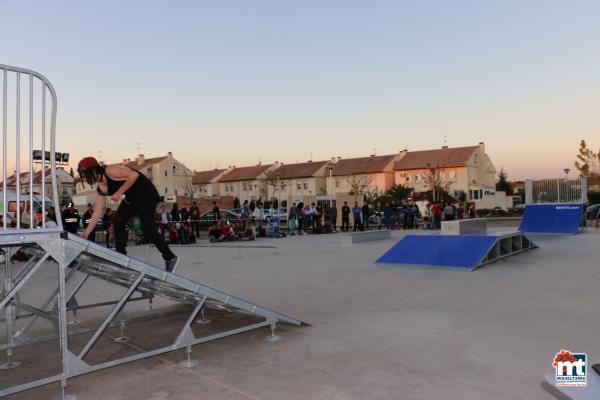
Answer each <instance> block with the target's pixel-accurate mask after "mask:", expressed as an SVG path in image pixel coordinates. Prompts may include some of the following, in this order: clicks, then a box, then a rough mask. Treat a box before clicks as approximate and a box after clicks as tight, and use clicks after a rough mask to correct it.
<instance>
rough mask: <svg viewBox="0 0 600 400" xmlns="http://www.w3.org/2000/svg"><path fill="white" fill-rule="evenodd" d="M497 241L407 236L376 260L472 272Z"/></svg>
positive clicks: (483, 238) (479, 237) (488, 237)
mask: <svg viewBox="0 0 600 400" xmlns="http://www.w3.org/2000/svg"><path fill="white" fill-rule="evenodd" d="M497 241H498V237H497V236H442V235H406V236H405V237H404V238H402V240H400V241H399V242H398V243H396V244H395V245H394V247H392V248H391V249H389V250H388V251H387V252H386V253H385V254H384V255H383V256H381V257H380V258H379V259H378V260H377V261H376V263H378V264H408V265H427V266H432V267H444V268H458V269H467V270H469V271H472V270H474V269H475V268H477V267H478V266H479V265H481V263H482V261H483V260H485V258H486V256H487V254H488V253H489V252H490V250H492V248H493V247H494V246H495V244H496V242H497Z"/></svg>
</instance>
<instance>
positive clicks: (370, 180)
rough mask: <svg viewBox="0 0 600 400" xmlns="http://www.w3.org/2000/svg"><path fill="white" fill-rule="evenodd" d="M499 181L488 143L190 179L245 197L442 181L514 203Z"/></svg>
mask: <svg viewBox="0 0 600 400" xmlns="http://www.w3.org/2000/svg"><path fill="white" fill-rule="evenodd" d="M495 183H496V168H495V167H494V164H493V163H492V161H491V159H490V157H489V156H488V154H487V153H486V151H485V144H484V143H479V144H478V145H476V146H467V147H454V148H450V147H447V146H444V147H442V148H440V149H433V150H422V151H407V150H403V151H400V152H399V153H397V154H388V155H371V156H368V157H358V158H347V159H341V158H332V159H330V160H322V161H308V162H304V163H293V164H283V163H278V162H276V163H273V164H267V165H262V164H258V165H254V166H248V167H235V166H231V167H229V168H226V169H214V170H209V171H199V172H195V173H194V176H193V179H192V187H193V190H194V193H196V194H197V195H200V196H205V197H213V196H214V197H218V196H233V197H237V198H238V199H240V200H241V201H244V200H258V199H272V198H277V199H280V200H287V201H300V200H303V201H304V200H305V199H306V198H307V197H319V196H327V197H332V198H338V197H343V196H347V195H348V194H377V193H384V192H385V191H386V190H387V189H389V188H390V187H392V186H394V185H403V186H406V187H409V188H412V189H413V191H414V192H415V193H421V192H428V191H431V190H432V187H441V188H443V189H444V190H446V191H448V192H449V193H450V194H451V195H452V196H454V197H456V198H464V199H466V200H467V201H472V202H477V203H481V204H480V207H482V208H484V207H485V208H492V207H496V206H501V207H506V206H511V204H510V199H507V198H506V197H505V196H504V194H503V193H496V190H495Z"/></svg>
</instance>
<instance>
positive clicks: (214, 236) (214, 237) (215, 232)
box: [208, 222, 221, 243]
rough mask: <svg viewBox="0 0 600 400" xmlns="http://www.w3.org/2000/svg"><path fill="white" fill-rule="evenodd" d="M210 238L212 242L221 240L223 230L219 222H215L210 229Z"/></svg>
mask: <svg viewBox="0 0 600 400" xmlns="http://www.w3.org/2000/svg"><path fill="white" fill-rule="evenodd" d="M208 240H209V241H210V242H213V243H214V242H219V241H220V240H221V231H220V229H219V226H218V224H217V222H215V223H213V224H212V225H211V227H210V229H209V231H208Z"/></svg>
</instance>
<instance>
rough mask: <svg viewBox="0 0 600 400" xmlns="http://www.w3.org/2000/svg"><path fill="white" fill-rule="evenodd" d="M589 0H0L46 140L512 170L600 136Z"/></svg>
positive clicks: (157, 150)
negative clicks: (31, 82)
mask: <svg viewBox="0 0 600 400" xmlns="http://www.w3.org/2000/svg"><path fill="white" fill-rule="evenodd" d="M599 21H600V2H598V1H496V2H491V1H486V2H482V1H429V2H412V1H411V2H408V1H368V2H367V1H326V0H319V1H248V0H240V1H213V2H200V1H194V2H192V1H188V2H183V1H160V2H157V1H143V2H142V1H100V2H91V1H59V0H56V1H24V0H18V1H17V0H0V37H1V38H2V39H1V41H0V63H4V64H9V65H16V66H22V67H27V68H31V69H35V70H37V71H39V72H41V73H43V74H44V75H46V76H47V77H48V78H49V79H50V80H51V81H52V82H53V84H54V86H55V87H56V90H57V93H58V99H59V110H58V113H59V119H58V146H57V148H58V150H61V151H67V152H70V153H71V154H72V157H73V158H74V159H78V158H79V157H81V156H83V155H84V154H88V153H89V154H91V155H95V156H97V155H98V151H99V150H101V151H102V155H103V158H104V159H105V160H106V161H112V162H115V161H118V160H120V159H122V158H123V157H130V158H132V157H135V155H136V153H137V143H138V142H140V143H141V150H142V152H143V153H144V154H145V155H146V156H158V155H163V154H165V153H166V152H167V151H172V152H173V153H174V156H175V157H176V158H177V159H179V160H181V161H183V162H184V163H185V164H187V165H188V166H189V167H190V168H193V169H198V170H200V169H208V168H209V167H212V168H214V167H215V166H216V165H217V164H218V165H219V166H221V167H223V166H227V165H238V166H241V165H249V164H254V163H256V162H257V161H258V160H259V158H261V159H262V161H263V162H265V163H266V162H273V161H276V160H277V161H283V162H286V163H290V162H294V161H305V160H307V159H309V157H310V154H311V153H312V155H313V158H314V159H315V160H317V159H327V158H330V157H332V156H341V157H347V156H364V155H368V154H370V153H372V152H373V149H374V148H375V149H376V152H377V154H389V153H394V152H397V151H399V150H401V149H403V148H408V149H409V150H421V149H427V148H435V147H439V146H441V145H442V144H443V140H444V139H443V138H444V135H446V136H447V143H448V145H449V146H463V145H474V144H477V143H478V142H480V141H484V142H485V143H486V147H487V150H488V153H489V154H490V156H491V157H492V160H493V161H494V163H495V164H496V167H497V168H498V169H499V168H500V167H501V166H504V168H505V169H506V170H507V172H508V173H509V176H510V177H511V178H523V177H530V176H534V177H550V176H562V172H561V171H562V169H563V168H565V167H571V168H573V166H572V164H573V160H574V158H575V155H576V153H577V148H578V144H579V141H580V139H586V140H587V141H588V143H589V144H590V145H591V147H593V148H594V149H597V148H599V147H600V129H599V128H600V51H599V50H600V23H599Z"/></svg>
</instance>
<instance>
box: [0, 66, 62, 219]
mask: <svg viewBox="0 0 600 400" xmlns="http://www.w3.org/2000/svg"><path fill="white" fill-rule="evenodd" d="M0 74H1V75H2V229H3V230H4V231H6V230H7V229H10V228H13V226H12V225H13V224H14V228H16V229H17V230H21V229H28V230H31V229H36V228H38V226H37V224H36V223H35V222H34V221H35V219H36V218H34V215H35V214H34V213H37V211H38V210H37V209H34V207H35V208H37V207H38V206H41V218H40V219H41V221H39V222H40V226H39V228H41V229H44V230H46V229H47V230H62V221H61V219H60V217H59V216H58V215H57V217H56V221H55V222H56V228H55V227H47V226H46V222H47V218H46V212H47V210H46V196H47V194H46V174H47V173H48V170H49V172H50V180H51V185H52V188H51V192H52V193H51V196H50V198H51V199H52V202H53V205H54V207H55V209H56V207H58V206H59V202H58V190H57V184H56V158H55V139H56V107H57V101H56V92H55V90H54V87H53V86H52V84H51V83H50V81H48V79H46V78H45V77H44V76H43V75H41V74H40V73H38V72H35V71H32V70H29V69H25V68H19V67H12V66H8V65H3V64H0ZM24 89H25V90H24ZM22 93H28V94H26V95H23V96H22ZM48 94H49V95H50V102H51V104H49V105H48V104H47V103H48V101H47V99H46V97H47V95H48ZM23 103H26V105H25V106H24V107H23V105H24V104H23ZM48 107H50V114H49V117H50V118H49V121H48V115H47V113H46V112H47V108H48ZM9 108H10V109H11V112H10V113H9ZM13 109H14V110H13ZM24 121H27V123H26V124H25V123H23V122H24ZM9 123H10V126H9ZM48 123H49V128H50V131H49V132H47V130H46V128H47V125H48ZM22 128H27V136H28V138H26V139H24V138H23V137H22ZM47 133H49V135H48V134H47ZM9 140H10V143H9ZM22 142H26V143H27V144H26V146H22ZM47 144H48V145H49V146H47ZM37 146H39V147H37ZM24 149H26V151H27V152H26V153H25V152H24V151H23V150H24ZM34 149H36V150H37V149H41V155H42V156H41V171H40V176H39V178H40V182H39V186H40V189H39V190H38V191H37V194H36V193H34V179H35V176H36V173H34V168H33V166H34V163H33V152H34ZM13 151H14V152H13ZM25 154H26V160H27V166H28V168H29V172H28V173H27V172H26V173H25V176H26V177H28V179H27V180H26V181H25V182H22V178H23V176H22V175H23V174H22V172H21V163H22V162H23V161H25V160H24V159H23V157H22V156H23V155H25ZM9 157H10V159H9ZM13 157H14V158H13ZM48 158H49V159H48ZM9 161H10V162H11V163H13V162H14V166H15V169H14V171H15V173H14V186H13V185H9V184H8V182H7V180H8V179H9V173H8V171H9ZM48 164H50V165H49V166H48ZM23 184H25V185H27V184H28V185H27V186H28V187H27V186H25V189H24V187H23ZM36 186H37V184H36ZM12 187H14V194H12V193H9V190H10V189H11V188H12ZM22 191H23V192H25V193H21V192H22ZM34 196H35V197H34ZM13 198H14V199H13ZM34 199H35V201H34ZM13 201H14V204H15V210H14V216H13V215H11V213H10V210H9V209H8V208H9V206H10V204H11V203H12V202H13ZM22 201H23V205H22V204H21V202H22ZM27 210H29V220H28V221H27V220H22V212H27ZM58 214H60V213H58ZM25 225H27V226H25Z"/></svg>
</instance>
